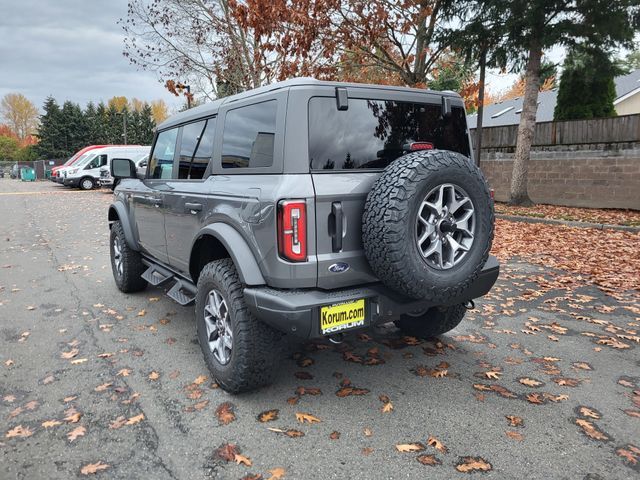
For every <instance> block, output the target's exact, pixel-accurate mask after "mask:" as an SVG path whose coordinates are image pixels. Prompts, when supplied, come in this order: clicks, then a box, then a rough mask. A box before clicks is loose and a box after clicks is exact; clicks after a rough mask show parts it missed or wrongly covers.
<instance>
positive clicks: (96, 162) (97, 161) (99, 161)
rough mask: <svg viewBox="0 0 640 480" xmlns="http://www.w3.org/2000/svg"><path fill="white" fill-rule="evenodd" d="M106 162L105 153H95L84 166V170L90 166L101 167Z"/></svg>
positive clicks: (90, 167)
mask: <svg viewBox="0 0 640 480" xmlns="http://www.w3.org/2000/svg"><path fill="white" fill-rule="evenodd" d="M106 164H107V154H106V153H104V154H102V155H96V156H95V157H94V158H93V160H91V161H90V162H89V164H88V165H87V166H86V167H85V170H90V169H92V168H98V167H102V166H104V165H106Z"/></svg>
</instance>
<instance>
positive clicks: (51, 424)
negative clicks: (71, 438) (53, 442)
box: [42, 420, 62, 428]
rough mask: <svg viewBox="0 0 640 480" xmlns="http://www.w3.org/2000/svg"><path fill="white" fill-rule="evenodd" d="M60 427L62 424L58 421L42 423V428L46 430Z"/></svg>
mask: <svg viewBox="0 0 640 480" xmlns="http://www.w3.org/2000/svg"><path fill="white" fill-rule="evenodd" d="M58 425H62V422H59V421H58V420H47V421H45V422H42V426H43V427H44V428H53V427H57V426H58Z"/></svg>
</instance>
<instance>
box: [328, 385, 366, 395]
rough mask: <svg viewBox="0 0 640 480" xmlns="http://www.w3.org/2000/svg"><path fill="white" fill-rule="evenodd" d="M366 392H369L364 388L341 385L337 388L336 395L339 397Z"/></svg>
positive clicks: (364, 393)
mask: <svg viewBox="0 0 640 480" xmlns="http://www.w3.org/2000/svg"><path fill="white" fill-rule="evenodd" d="M367 393H369V390H367V389H366V388H356V387H351V386H349V387H342V388H341V389H339V390H338V391H337V392H336V396H337V397H340V398H344V397H348V396H351V395H355V396H360V395H366V394H367Z"/></svg>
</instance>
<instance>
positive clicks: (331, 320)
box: [320, 299, 365, 335]
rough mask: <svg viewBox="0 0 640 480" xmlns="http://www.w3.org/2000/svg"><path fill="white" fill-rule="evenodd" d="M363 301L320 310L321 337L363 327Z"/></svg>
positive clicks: (339, 304) (330, 306)
mask: <svg viewBox="0 0 640 480" xmlns="http://www.w3.org/2000/svg"><path fill="white" fill-rule="evenodd" d="M364 320H365V315H364V299H360V300H355V301H353V302H344V303H338V304H335V305H329V306H327V307H322V308H320V331H321V332H322V334H323V335H327V334H331V333H337V332H341V331H343V330H348V329H351V328H357V327H362V326H364Z"/></svg>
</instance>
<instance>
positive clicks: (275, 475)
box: [267, 467, 286, 480]
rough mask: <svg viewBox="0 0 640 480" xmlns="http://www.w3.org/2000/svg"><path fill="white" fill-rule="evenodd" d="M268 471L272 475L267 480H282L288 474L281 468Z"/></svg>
mask: <svg viewBox="0 0 640 480" xmlns="http://www.w3.org/2000/svg"><path fill="white" fill-rule="evenodd" d="M267 471H268V472H269V473H270V474H271V476H270V477H269V478H267V480H280V479H281V478H282V477H284V475H285V473H286V471H285V469H284V468H281V467H278V468H273V469H271V470H267Z"/></svg>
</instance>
